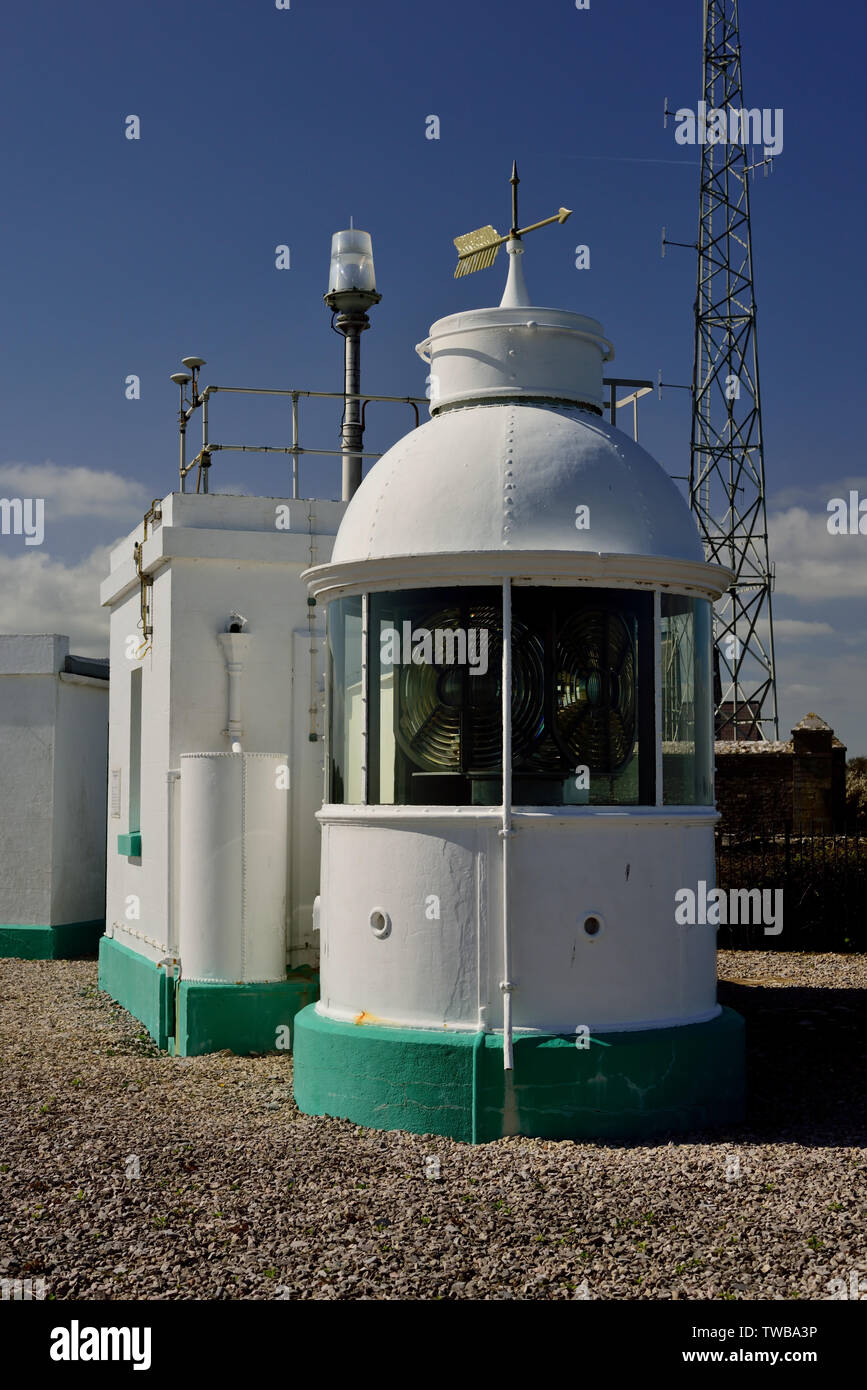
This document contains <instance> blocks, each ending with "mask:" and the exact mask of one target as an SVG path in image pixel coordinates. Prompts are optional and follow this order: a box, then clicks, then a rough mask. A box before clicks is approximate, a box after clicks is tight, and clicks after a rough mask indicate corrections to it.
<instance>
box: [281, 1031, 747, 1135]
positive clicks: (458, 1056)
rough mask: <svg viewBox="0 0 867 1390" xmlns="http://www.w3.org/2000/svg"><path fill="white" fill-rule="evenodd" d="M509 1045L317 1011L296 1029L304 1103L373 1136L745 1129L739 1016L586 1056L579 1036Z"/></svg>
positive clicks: (612, 1039) (596, 1047)
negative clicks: (380, 1132)
mask: <svg viewBox="0 0 867 1390" xmlns="http://www.w3.org/2000/svg"><path fill="white" fill-rule="evenodd" d="M514 1056H515V1066H514V1070H513V1071H512V1072H511V1073H507V1072H504V1071H503V1040H502V1038H501V1037H499V1036H497V1035H496V1034H493V1033H478V1034H467V1033H463V1034H459V1033H446V1032H440V1031H434V1030H429V1031H428V1030H422V1029H408V1028H406V1029H405V1028H383V1027H378V1026H375V1025H368V1024H353V1023H336V1022H334V1021H333V1020H331V1019H327V1018H323V1017H322V1015H321V1014H319V1013H317V1011H316V1009H315V1008H312V1007H311V1008H307V1009H305V1010H304V1012H303V1013H301V1014H299V1015H298V1018H297V1020H296V1024H295V1102H296V1104H297V1106H298V1108H299V1110H303V1111H304V1112H305V1114H308V1115H334V1116H338V1117H340V1118H343V1119H347V1120H353V1121H355V1123H356V1124H362V1125H368V1126H369V1127H370V1128H372V1129H404V1130H409V1131H411V1132H412V1133H414V1134H442V1135H446V1136H448V1137H449V1138H452V1139H460V1140H464V1141H465V1142H469V1143H485V1142H488V1141H490V1140H494V1139H500V1138H502V1137H503V1136H504V1135H506V1134H523V1135H527V1136H532V1137H536V1138H540V1139H582V1140H610V1141H620V1140H637V1139H638V1140H640V1139H647V1138H650V1137H652V1136H654V1135H659V1134H664V1133H678V1132H679V1133H682V1132H684V1131H686V1130H698V1129H704V1128H708V1127H718V1126H722V1125H730V1124H737V1123H739V1122H740V1120H741V1119H742V1118H743V1107H744V1022H743V1019H742V1018H741V1016H740V1014H736V1013H735V1012H734V1011H733V1010H732V1009H723V1011H722V1014H721V1015H720V1016H719V1017H718V1018H715V1019H712V1020H711V1021H710V1022H709V1023H695V1024H687V1025H685V1026H684V1027H682V1028H656V1029H648V1030H647V1031H644V1032H637V1033H605V1034H604V1035H602V1036H600V1038H598V1039H595V1040H594V1039H591V1040H590V1046H589V1048H588V1049H587V1050H582V1049H580V1048H578V1047H576V1045H575V1038H574V1036H571V1037H562V1036H540V1035H539V1034H529V1033H523V1034H520V1033H518V1034H516V1035H515V1038H514Z"/></svg>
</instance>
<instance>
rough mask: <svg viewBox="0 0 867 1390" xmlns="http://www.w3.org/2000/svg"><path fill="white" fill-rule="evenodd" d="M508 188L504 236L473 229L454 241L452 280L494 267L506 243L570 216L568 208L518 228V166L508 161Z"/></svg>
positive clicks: (488, 227)
mask: <svg viewBox="0 0 867 1390" xmlns="http://www.w3.org/2000/svg"><path fill="white" fill-rule="evenodd" d="M509 183H510V184H511V185H512V226H511V228H510V230H509V231H508V232H507V233H506V235H505V236H500V235H499V233H498V232H497V229H496V227H491V226H487V227H477V228H476V230H475V231H474V232H467V233H466V234H465V235H464V236H456V237H455V246H456V247H457V252H458V264H457V267H456V269H455V279H456V280H460V279H461V277H462V276H464V275H472V274H473V272H474V271H476V270H487V268H488V266H491V265H493V264H494V261H495V260H496V259H497V252H498V251H499V249H500V247H501V246H504V245H505V243H506V242H507V241H511V240H513V239H514V240H516V241H520V239H521V237H522V236H525V235H526V233H527V232H535V231H536V230H537V229H538V228H539V227H547V226H549V225H550V224H551V223H552V222H565V221H566V218H567V217H571V216H572V209H571V208H560V210H559V212H555V214H554V216H553V217H546V218H544V219H543V220H542V221H541V222H533V223H531V225H530V226H529V227H520V228H519V227H518V184H519V183H520V179H519V178H518V165H517V163H516V162H515V161H514V160H513V161H512V177H511V178H510V179H509Z"/></svg>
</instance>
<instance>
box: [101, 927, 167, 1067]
mask: <svg viewBox="0 0 867 1390" xmlns="http://www.w3.org/2000/svg"><path fill="white" fill-rule="evenodd" d="M99 988H100V989H104V990H105V992H106V994H110V995H111V997H112V999H114V1000H115V1001H116V1002H117V1003H118V1004H122V1005H123V1007H124V1008H125V1009H126V1010H127V1011H128V1012H129V1013H131V1014H132V1016H133V1018H137V1019H138V1020H139V1022H140V1023H143V1024H144V1026H145V1028H146V1029H147V1031H148V1032H149V1033H150V1035H151V1037H152V1038H153V1040H154V1042H155V1043H156V1044H157V1045H158V1046H159V1047H161V1048H163V1049H165V1048H167V1047H168V1045H169V1038H170V1037H171V1036H172V1034H173V1033H174V1028H175V999H174V988H175V987H174V981H173V979H172V977H171V974H170V972H168V971H167V970H166V968H165V966H158V965H157V963H156V961H152V960H148V959H147V958H146V957H145V956H140V955H139V953H138V951H132V950H130V948H129V946H124V945H122V944H121V942H119V941H115V940H114V938H113V937H111V936H104V937H103V938H102V940H101V941H100V943H99Z"/></svg>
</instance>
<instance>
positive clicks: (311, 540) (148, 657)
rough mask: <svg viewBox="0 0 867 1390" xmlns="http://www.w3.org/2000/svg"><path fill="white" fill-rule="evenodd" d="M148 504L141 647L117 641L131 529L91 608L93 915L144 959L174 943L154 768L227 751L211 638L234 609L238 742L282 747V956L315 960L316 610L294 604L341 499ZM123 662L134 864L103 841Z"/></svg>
mask: <svg viewBox="0 0 867 1390" xmlns="http://www.w3.org/2000/svg"><path fill="white" fill-rule="evenodd" d="M162 505H163V517H162V522H161V523H157V525H156V527H155V528H154V531H153V534H152V536H149V539H148V541H147V542H146V543H145V550H144V564H145V568H146V570H147V571H148V572H150V573H151V574H152V575H153V580H154V582H153V587H152V590H151V595H152V611H153V627H154V634H153V638H152V641H151V644H150V650H149V651H148V652H147V653H146V654H145V655H144V656H143V657H141V658H134V659H133V660H130V659H129V658H128V657H127V656H126V649H127V639H128V638H129V637H134V636H135V634H136V633H137V632H139V627H138V623H139V585H138V580H137V578H136V574H135V569H134V566H133V564H132V560H131V557H132V544H133V541H134V540H135V539H137V538H140V535H141V528H139V530H138V531H137V532H135V533H133V535H132V536H130V537H129V538H128V540H127V542H125V543H124V544H122V545H121V546H119V547H118V548H117V549H116V550H115V552H114V554H113V556H112V573H111V575H110V577H109V579H108V580H107V581H106V583H105V584H104V586H103V602H104V603H106V604H108V606H110V607H111V610H112V612H111V653H112V663H113V664H112V672H113V680H112V707H111V732H110V755H109V762H110V766H111V767H113V768H119V769H120V771H121V779H122V787H123V791H122V803H123V813H122V817H121V820H120V821H118V820H112V819H111V818H110V819H109V830H108V873H107V897H108V910H107V920H108V922H109V923H110V924H112V923H113V924H115V935H117V937H118V939H119V940H122V941H123V942H124V944H126V945H128V946H130V947H132V948H133V949H137V950H140V951H142V952H143V953H144V954H145V955H148V956H149V957H151V958H159V956H161V955H163V954H165V953H166V952H167V951H168V952H169V953H170V954H175V953H176V951H177V941H178V933H177V926H178V923H177V912H178V892H177V890H178V876H179V874H182V873H183V865H184V855H185V852H186V847H185V846H184V845H183V844H181V843H180V841H179V839H178V826H179V823H180V807H181V799H182V797H183V781H182V779H181V781H180V782H179V783H175V784H174V793H173V797H174V800H173V821H174V827H175V854H174V871H173V875H172V877H173V880H174V887H175V894H174V910H173V912H172V913H171V914H170V911H169V906H168V894H169V881H170V876H169V868H168V860H169V856H168V851H167V836H168V829H167V825H168V793H167V781H166V778H167V773H168V772H169V770H171V769H178V768H179V767H180V759H181V755H182V754H184V753H199V752H227V751H229V749H230V747H231V743H230V739H229V738H228V736H227V733H226V728H227V720H228V674H227V670H226V663H225V659H224V655H223V651H222V649H221V646H220V643H219V641H218V636H219V634H220V633H223V632H225V630H226V627H227V623H228V619H229V615H230V614H231V613H232V611H233V610H234V611H237V612H239V613H241V614H242V615H243V616H244V617H245V618H246V619H247V627H246V628H245V632H246V633H247V634H248V635H249V639H250V640H249V648H248V652H247V655H246V657H245V660H244V673H243V676H242V722H243V735H242V739H241V742H242V744H243V748H244V750H245V751H246V752H258V753H285V752H287V751H288V752H289V755H290V756H289V763H290V790H289V797H290V816H289V835H288V841H289V842H288V845H287V874H288V908H287V916H288V922H289V933H288V937H289V949H288V961H289V964H290V965H291V966H297V965H305V964H316V963H317V961H318V939H317V938H316V937H315V936H314V935H313V931H312V913H313V900H314V898H315V897H316V894H317V892H318V884H319V860H320V837H319V828H318V824H317V822H316V819H315V815H316V812H317V811H318V809H319V807H320V806H321V804H322V788H323V756H324V744H323V741H322V736H323V732H324V731H323V727H322V701H323V698H324V661H325V643H324V613H323V609H322V607H321V606H320V607H318V608H316V609H315V610H313V609H311V608H310V607H309V606H308V603H307V589H306V585H304V584H302V582H301V580H300V578H299V576H300V574H301V572H302V570H304V569H306V568H307V567H308V566H309V565H311V564H317V563H321V562H323V561H324V560H326V559H327V558H329V556H330V553H331V546H332V544H333V538H334V534H335V533H336V530H337V526H338V524H339V521H340V519H341V517H342V515H343V511H344V509H345V508H344V504H341V503H335V502H324V501H314V502H310V501H301V500H296V501H293V500H291V499H280V498H262V497H226V496H223V495H219V494H209V495H195V494H185V495H181V494H177V493H176V494H173V495H172V496H171V497H169V498H167V499H165V501H164V502H163V504H162ZM284 507H288V508H289V519H290V530H289V531H285V530H278V529H277V528H276V526H275V519H276V514H277V509H278V508H284ZM311 615H312V624H311V621H310V617H311ZM136 666H140V667H141V669H142V707H143V716H142V725H143V739H142V747H143V752H142V773H141V834H142V858H141V862H140V863H139V862H136V861H135V860H130V859H127V858H125V857H123V856H121V855H119V854H118V851H117V835H118V834H119V833H125V832H126V831H127V830H128V828H129V825H128V805H129V800H128V798H129V721H130V699H129V691H130V670H131V669H132V668H134V667H136ZM311 706H312V707H313V712H312V713H311ZM311 732H315V733H316V735H317V737H316V740H315V741H311V740H310V737H309V735H310V733H311ZM131 895H135V898H136V899H137V910H138V912H139V916H138V918H137V919H133V920H130V919H129V917H128V916H127V912H128V905H127V899H128V898H129V897H130V896H131ZM170 915H171V916H172V917H173V922H172V923H171V924H170V921H169V919H170Z"/></svg>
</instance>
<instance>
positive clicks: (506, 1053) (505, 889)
mask: <svg viewBox="0 0 867 1390" xmlns="http://www.w3.org/2000/svg"><path fill="white" fill-rule="evenodd" d="M502 685H503V711H502V713H503V823H502V827H501V829H500V838H501V840H502V842H503V861H502V867H503V885H502V893H503V978H502V980H501V981H500V990H501V991H502V995H503V1070H504V1071H512V1070H513V1069H514V1065H515V1061H514V1056H513V1048H512V991H513V990H514V988H515V986H514V984H513V983H512V927H511V903H510V900H509V859H510V854H509V842H510V840H511V838H512V835H513V834H514V831H513V830H512V581H511V578H508V577H507V578H505V579H504V580H503V673H502Z"/></svg>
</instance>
